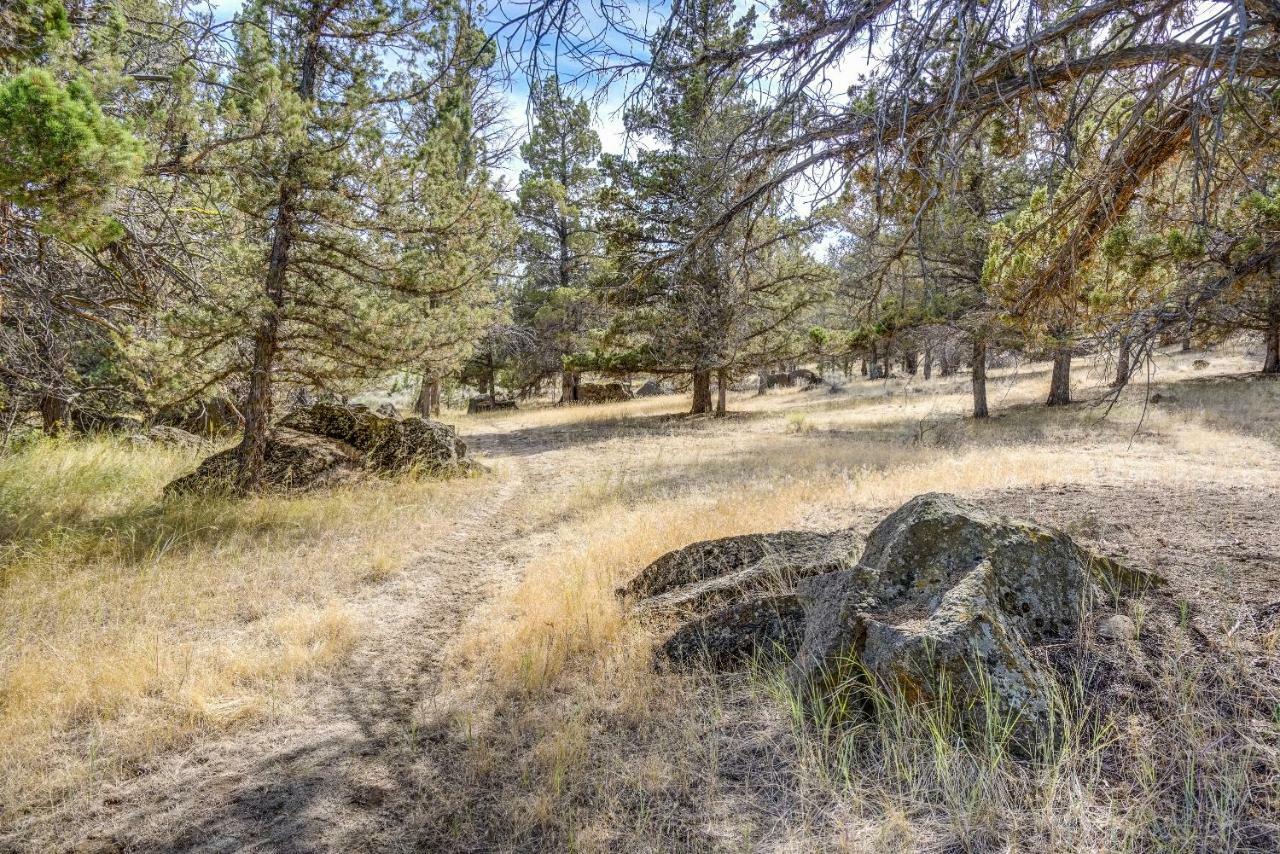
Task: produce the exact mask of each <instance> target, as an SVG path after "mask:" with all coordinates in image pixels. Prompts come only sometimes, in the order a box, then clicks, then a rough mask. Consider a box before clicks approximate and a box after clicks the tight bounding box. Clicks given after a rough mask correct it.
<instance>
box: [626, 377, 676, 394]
mask: <svg viewBox="0 0 1280 854" xmlns="http://www.w3.org/2000/svg"><path fill="white" fill-rule="evenodd" d="M664 394H675V389H674V388H672V387H671V384H670V383H666V382H663V381H662V380H646V381H645V382H644V384H642V385H641V386H640V388H638V389H636V397H658V396H659V395H664Z"/></svg>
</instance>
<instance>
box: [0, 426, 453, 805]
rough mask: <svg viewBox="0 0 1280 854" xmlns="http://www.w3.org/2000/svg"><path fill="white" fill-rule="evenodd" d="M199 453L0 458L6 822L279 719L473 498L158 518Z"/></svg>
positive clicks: (391, 493)
mask: <svg viewBox="0 0 1280 854" xmlns="http://www.w3.org/2000/svg"><path fill="white" fill-rule="evenodd" d="M194 462H195V457H194V456H193V454H192V453H191V452H187V451H181V450H173V449H166V448H161V447H145V448H138V447H134V446H132V445H130V444H128V443H127V442H124V441H122V440H113V439H93V440H82V441H66V442H42V443H37V444H34V445H31V446H29V447H27V448H25V449H23V450H21V451H20V452H18V453H15V454H12V455H10V456H7V457H4V458H2V459H0V781H2V782H0V807H3V809H0V815H3V814H9V815H12V814H14V813H16V812H18V811H23V810H27V809H31V808H36V807H39V806H40V805H41V804H45V805H47V804H50V803H52V802H53V801H55V800H57V799H60V798H63V797H66V796H67V795H69V794H74V793H76V792H79V791H86V790H89V789H91V788H92V787H93V786H94V785H95V784H96V783H98V782H101V781H110V780H112V779H115V778H117V777H118V776H119V775H121V774H122V773H127V772H129V771H130V770H131V769H133V768H135V767H137V765H138V763H141V762H144V761H145V760H146V759H147V758H148V757H150V756H152V755H154V754H156V753H157V752H159V751H161V750H164V749H168V748H171V747H173V746H176V745H180V744H183V743H185V742H187V741H189V740H190V739H192V738H193V737H195V736H197V735H200V734H207V733H211V732H218V731H222V730H225V729H227V728H229V727H232V726H235V725H237V724H240V723H242V722H245V721H248V720H253V719H261V718H263V717H265V716H271V715H273V714H277V713H280V712H281V711H282V710H283V709H285V708H287V706H288V703H289V700H290V696H291V692H292V689H293V688H294V686H295V685H296V684H297V683H298V682H299V680H301V679H304V678H307V677H311V676H315V675H318V674H321V673H323V672H325V671H327V670H329V669H331V668H332V667H333V666H335V665H336V664H338V663H339V662H341V661H342V660H343V659H344V657H345V656H346V654H347V652H348V651H349V650H350V648H351V647H352V645H353V643H354V642H355V640H356V638H357V637H358V635H359V632H360V630H361V627H360V625H359V624H358V621H357V620H356V619H354V618H353V616H352V613H351V611H350V609H349V608H348V607H347V605H346V601H347V599H348V598H349V597H350V595H352V594H353V593H354V592H355V591H356V590H357V589H358V588H359V586H360V585H361V584H364V583H367V582H370V581H377V580H380V579H383V578H386V577H388V576H389V575H391V574H393V573H394V572H395V571H396V570H397V569H398V568H399V567H400V566H403V565H404V563H405V562H406V561H407V560H409V559H410V557H411V556H412V548H413V547H412V544H413V543H415V542H421V541H422V540H423V539H424V535H425V534H426V533H428V532H430V531H431V530H432V529H433V528H434V527H435V526H437V525H439V524H440V523H441V520H442V518H444V516H445V512H444V509H443V508H444V507H445V506H447V504H448V503H449V502H451V501H456V500H457V498H458V497H459V496H461V495H463V494H466V493H467V492H468V491H474V490H475V489H477V488H478V486H477V485H476V484H475V483H472V482H463V483H454V484H439V483H430V482H420V483H419V482H412V481H407V482H403V483H397V484H379V485H374V486H368V487H363V488H353V489H350V490H345V491H340V492H333V493H330V494H327V495H321V496H310V497H301V498H296V499H291V500H281V499H276V498H266V499H256V500H252V501H245V502H232V501H226V500H209V499H194V498H187V499H177V500H162V499H161V489H162V487H163V485H164V484H165V483H166V482H168V481H169V480H170V479H171V478H173V477H174V476H176V475H178V474H180V473H182V472H184V471H185V470H187V469H189V468H190V467H191V465H192V464H193V463H194Z"/></svg>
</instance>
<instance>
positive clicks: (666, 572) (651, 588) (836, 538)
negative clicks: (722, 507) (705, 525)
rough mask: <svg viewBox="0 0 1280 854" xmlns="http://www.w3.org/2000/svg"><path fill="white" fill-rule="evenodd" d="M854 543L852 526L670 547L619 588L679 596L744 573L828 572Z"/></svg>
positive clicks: (633, 593)
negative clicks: (692, 588) (847, 529)
mask: <svg viewBox="0 0 1280 854" xmlns="http://www.w3.org/2000/svg"><path fill="white" fill-rule="evenodd" d="M854 548H855V546H854V541H853V538H852V535H850V534H849V533H848V532H839V533H836V534H821V533H814V532H811V531H778V532H775V533H771V534H743V535H740V536H736V537H724V538H722V539H719V540H707V541H704V542H700V543H693V544H691V545H688V546H685V547H684V548H680V549H675V550H674V551H670V552H667V553H666V554H664V555H663V556H662V557H660V558H658V559H657V560H655V561H654V562H653V563H651V564H649V565H648V566H647V567H645V568H644V569H643V570H641V571H640V574H639V575H637V576H636V577H635V578H633V579H632V580H631V581H629V582H627V584H626V585H624V586H623V587H621V588H620V589H619V590H618V593H619V594H620V595H623V596H628V597H632V598H636V599H644V600H653V599H655V598H656V597H664V596H665V597H671V598H679V597H680V596H682V595H683V594H684V592H685V591H686V590H688V588H689V587H690V586H694V585H698V584H705V583H709V582H711V583H714V582H717V581H719V580H721V579H724V578H732V577H734V576H741V575H742V574H743V573H748V574H753V573H759V574H765V573H770V572H772V573H775V574H777V575H778V576H780V577H781V576H785V575H787V574H792V575H813V574H815V573H817V572H829V571H831V570H833V569H838V568H839V567H840V564H841V562H842V561H847V560H849V559H850V558H851V557H852V555H853V550H854ZM642 604H643V603H642Z"/></svg>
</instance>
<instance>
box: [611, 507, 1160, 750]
mask: <svg viewBox="0 0 1280 854" xmlns="http://www.w3.org/2000/svg"><path fill="white" fill-rule="evenodd" d="M853 552H854V538H853V535H852V534H851V533H850V532H848V531H841V532H837V533H835V534H813V533H804V532H793V531H788V532H781V533H778V534H756V535H749V536H745V537H728V538H725V539H722V540H712V541H709V542H703V543H694V544H693V545H691V546H686V547H685V548H683V549H679V550H677V551H674V552H671V553H669V554H666V555H663V556H662V557H661V558H659V559H658V560H657V561H654V563H653V564H651V565H650V566H649V567H647V568H646V569H645V570H644V571H643V572H642V573H641V574H640V575H639V576H638V577H637V578H636V579H634V580H633V581H632V582H631V583H630V584H629V585H627V587H626V588H624V589H623V590H622V591H620V592H623V593H627V594H629V595H631V596H638V597H645V598H643V599H641V601H640V603H639V605H638V606H637V607H638V609H639V610H640V611H641V612H642V613H651V612H654V611H668V612H669V611H673V610H681V609H685V610H691V611H693V612H695V613H698V614H699V616H698V618H697V619H696V620H694V621H693V622H691V623H688V624H686V625H685V626H683V627H682V628H680V629H679V630H678V631H677V632H676V633H675V634H674V635H672V636H671V637H670V639H669V640H668V641H667V642H666V643H665V644H664V645H663V648H662V653H663V654H664V655H665V656H666V657H668V658H670V659H673V660H676V661H687V660H690V659H693V658H695V655H694V653H695V652H701V653H702V655H701V656H700V657H699V660H707V661H709V662H710V663H711V664H712V665H714V666H731V665H732V664H734V663H735V662H740V661H741V659H743V658H744V657H749V656H751V655H754V654H756V653H758V652H760V651H766V650H770V649H780V650H782V651H784V652H786V653H788V654H789V655H791V656H792V661H791V664H790V666H789V669H788V675H789V679H790V681H791V682H792V684H793V686H794V687H795V689H796V690H797V691H798V692H799V693H800V694H801V695H802V696H805V697H810V698H812V697H815V696H822V695H829V694H831V693H832V692H841V691H847V690H851V689H857V687H858V686H863V687H871V684H870V683H871V681H873V682H874V684H875V687H877V688H879V689H881V690H889V691H892V692H895V693H897V694H900V695H901V696H902V697H903V698H904V699H906V700H907V701H908V702H912V703H915V702H925V703H946V704H950V705H952V706H954V711H955V712H956V714H957V715H958V716H959V718H960V719H961V720H964V721H966V722H968V723H970V724H972V725H973V726H975V727H977V728H980V729H986V728H987V727H988V726H989V725H991V724H994V725H996V726H999V727H1001V728H1002V729H1007V730H1008V731H1009V732H1010V733H1011V734H1012V737H1013V739H1014V742H1015V744H1018V745H1021V746H1025V747H1028V748H1030V747H1031V746H1033V745H1035V744H1037V743H1038V742H1040V741H1041V740H1043V739H1044V738H1046V737H1047V736H1048V735H1049V733H1050V732H1051V728H1052V721H1053V720H1054V714H1055V703H1056V700H1057V698H1058V696H1060V689H1059V685H1058V681H1057V676H1056V672H1055V670H1054V668H1053V667H1052V666H1051V665H1050V664H1049V655H1048V651H1049V650H1050V649H1052V648H1055V647H1058V646H1061V645H1062V644H1063V643H1065V642H1070V641H1075V640H1077V639H1078V638H1079V636H1080V630H1081V625H1082V622H1083V620H1084V618H1085V616H1086V614H1087V612H1088V611H1089V610H1090V609H1091V607H1092V606H1093V605H1094V603H1095V602H1102V601H1109V600H1110V599H1111V598H1112V597H1113V596H1114V595H1115V594H1116V593H1117V592H1121V591H1129V592H1132V591H1134V590H1138V589H1141V588H1143V587H1145V586H1148V585H1153V584H1155V583H1157V580H1156V579H1155V578H1153V577H1152V576H1149V575H1147V574H1145V573H1141V572H1137V571H1133V570H1128V569H1125V568H1124V567H1122V566H1120V565H1119V564H1116V563H1114V562H1112V561H1109V560H1107V559H1104V558H1101V557H1099V556H1096V555H1093V554H1091V553H1089V552H1087V551H1085V550H1084V549H1082V548H1080V547H1079V546H1078V545H1076V543H1075V542H1073V541H1072V540H1071V538H1070V537H1068V536H1067V535H1066V534H1064V533H1062V532H1060V531H1054V530H1050V529H1047V528H1042V527H1039V526H1037V525H1033V524H1029V523H1024V522H1017V521H1013V520H1010V519H1007V518H1005V517H1000V516H995V515H992V514H989V513H987V512H985V511H983V510H982V509H981V508H978V507H976V506H974V505H972V504H970V503H968V502H965V501H961V500H960V499H958V498H955V497H953V496H949V495H942V494H936V493H934V494H928V495H922V496H918V497H917V498H914V499H912V500H911V501H909V502H907V503H906V504H905V505H903V506H902V507H900V508H899V509H898V510H897V511H895V512H894V513H892V514H891V515H890V516H888V517H887V518H886V519H885V520H884V521H883V522H881V523H880V524H879V525H878V526H877V527H876V528H875V530H874V531H873V532H872V533H871V535H870V536H869V537H868V538H867V541H866V546H865V548H864V549H863V552H862V556H861V558H860V559H859V560H857V561H856V562H855V561H853V560H852V559H851V556H852V554H853ZM766 566H767V567H768V569H767V570H766V569H764V567H766ZM767 589H772V590H775V591H781V593H780V595H775V596H762V591H764V590H767ZM716 608H718V610H712V609H716ZM869 680H870V681H869Z"/></svg>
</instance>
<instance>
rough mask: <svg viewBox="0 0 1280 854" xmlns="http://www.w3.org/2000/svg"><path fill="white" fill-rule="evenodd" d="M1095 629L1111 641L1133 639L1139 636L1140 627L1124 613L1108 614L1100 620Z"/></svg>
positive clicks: (1100, 635)
mask: <svg viewBox="0 0 1280 854" xmlns="http://www.w3.org/2000/svg"><path fill="white" fill-rule="evenodd" d="M1094 631H1096V632H1097V634H1098V637H1100V638H1105V639H1106V640H1111V641H1131V640H1134V639H1136V638H1137V637H1138V627H1137V626H1136V625H1135V624H1134V622H1133V620H1131V619H1129V618H1128V617H1126V616H1125V615H1124V614H1108V615H1106V616H1105V617H1103V618H1102V619H1100V620H1098V624H1097V626H1096V628H1095V629H1094Z"/></svg>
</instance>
